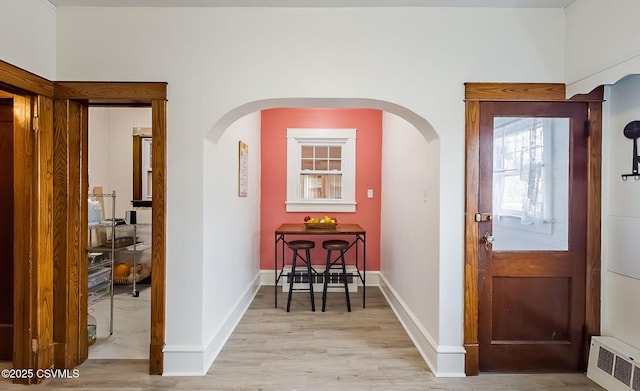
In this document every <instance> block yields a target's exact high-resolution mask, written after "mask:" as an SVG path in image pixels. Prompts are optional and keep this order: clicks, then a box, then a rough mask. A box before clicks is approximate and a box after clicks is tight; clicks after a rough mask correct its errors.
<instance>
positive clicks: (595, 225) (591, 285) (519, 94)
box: [464, 83, 603, 376]
mask: <svg viewBox="0 0 640 391" xmlns="http://www.w3.org/2000/svg"><path fill="white" fill-rule="evenodd" d="M565 91H566V90H565V85H564V84H558V83H465V142H466V147H465V151H466V152H465V155H466V156H465V192H466V194H465V240H464V247H465V253H464V270H465V272H464V347H465V350H466V352H467V353H466V356H465V373H466V374H467V375H468V376H472V375H477V374H478V373H479V350H478V245H479V243H480V241H479V233H478V225H477V223H476V222H475V220H474V214H475V213H476V212H478V192H479V188H480V183H479V181H478V178H479V171H480V149H479V137H480V102H483V101H531V102H534V101H563V102H564V101H567V99H566V97H565ZM602 99H603V88H602V87H599V88H597V89H595V90H594V91H592V92H591V93H590V94H587V95H582V96H576V97H574V98H572V99H571V100H572V101H581V102H588V103H589V131H590V138H589V147H588V148H589V151H588V156H589V161H588V199H587V243H588V244H587V262H586V264H587V266H586V268H587V270H586V279H587V281H586V308H585V317H586V319H585V341H584V346H585V349H588V341H589V338H588V337H590V336H592V335H598V334H600V251H601V250H600V236H601V233H600V216H601V213H600V210H601V209H600V208H601V206H600V204H601V190H602V189H601V181H600V178H601V163H602V157H601V149H602ZM584 356H585V357H587V356H588V355H586V354H585V355H584Z"/></svg>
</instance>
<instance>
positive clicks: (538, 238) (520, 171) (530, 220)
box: [492, 117, 570, 251]
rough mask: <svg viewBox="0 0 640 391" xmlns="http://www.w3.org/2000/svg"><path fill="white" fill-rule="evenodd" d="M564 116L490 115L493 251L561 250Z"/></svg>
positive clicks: (565, 202) (564, 234) (564, 243)
mask: <svg viewBox="0 0 640 391" xmlns="http://www.w3.org/2000/svg"><path fill="white" fill-rule="evenodd" d="M569 134H570V133H569V118H535V117H531V118H522V117H495V118H494V121H493V194H492V195H493V202H492V204H493V211H492V213H493V219H492V221H493V237H494V239H495V241H494V242H493V251H544V250H547V251H559V250H560V251H563V250H564V251H566V250H567V247H568V237H569V235H568V233H569V224H568V220H569V218H568V216H569V213H568V207H569V186H568V183H569Z"/></svg>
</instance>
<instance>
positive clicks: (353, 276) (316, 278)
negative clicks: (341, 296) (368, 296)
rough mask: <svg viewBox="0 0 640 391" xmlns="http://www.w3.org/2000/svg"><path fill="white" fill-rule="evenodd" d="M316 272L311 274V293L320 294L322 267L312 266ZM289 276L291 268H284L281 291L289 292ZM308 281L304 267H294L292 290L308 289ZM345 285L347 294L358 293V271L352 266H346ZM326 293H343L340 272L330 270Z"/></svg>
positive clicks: (322, 275) (322, 280)
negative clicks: (347, 290) (347, 288)
mask: <svg viewBox="0 0 640 391" xmlns="http://www.w3.org/2000/svg"><path fill="white" fill-rule="evenodd" d="M312 267H313V270H315V271H316V273H315V274H312V277H311V278H313V291H314V292H322V286H323V284H324V265H323V266H315V265H314V266H312ZM301 269H302V270H301ZM290 275H291V266H285V267H284V270H283V272H282V279H281V281H282V291H283V292H289V277H290ZM308 283H309V279H308V274H307V269H306V267H305V266H300V265H297V266H296V274H295V276H294V277H293V289H301V288H302V289H304V288H306V287H308ZM347 284H348V287H349V292H357V291H358V271H357V270H356V268H355V267H354V266H347ZM327 292H344V285H343V282H342V271H341V270H338V269H331V271H330V272H329V284H328V286H327Z"/></svg>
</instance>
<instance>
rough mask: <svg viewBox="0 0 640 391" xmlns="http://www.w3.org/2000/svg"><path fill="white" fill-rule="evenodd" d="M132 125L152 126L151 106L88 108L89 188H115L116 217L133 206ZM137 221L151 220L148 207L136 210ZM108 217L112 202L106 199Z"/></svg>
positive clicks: (110, 189) (107, 189) (104, 189)
mask: <svg viewBox="0 0 640 391" xmlns="http://www.w3.org/2000/svg"><path fill="white" fill-rule="evenodd" d="M134 127H142V128H150V127H151V108H146V107H138V108H132V107H126V108H124V107H90V108H89V192H92V191H93V188H94V187H95V186H101V187H102V191H103V192H105V193H111V192H113V191H115V192H116V213H115V217H116V218H124V217H125V211H127V210H132V209H133V208H132V206H131V200H132V199H133V137H132V132H133V128H134ZM137 214H138V216H137V217H138V223H151V210H150V209H139V210H138V213H137ZM110 217H111V202H110V201H108V200H105V218H110Z"/></svg>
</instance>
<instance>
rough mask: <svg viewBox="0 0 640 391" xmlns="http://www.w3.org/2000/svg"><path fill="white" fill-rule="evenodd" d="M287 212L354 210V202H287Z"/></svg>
mask: <svg viewBox="0 0 640 391" xmlns="http://www.w3.org/2000/svg"><path fill="white" fill-rule="evenodd" d="M286 210H287V212H355V211H356V203H355V202H340V203H336V202H317V201H316V202H287V208H286Z"/></svg>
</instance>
